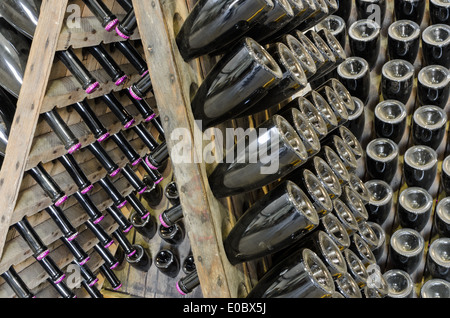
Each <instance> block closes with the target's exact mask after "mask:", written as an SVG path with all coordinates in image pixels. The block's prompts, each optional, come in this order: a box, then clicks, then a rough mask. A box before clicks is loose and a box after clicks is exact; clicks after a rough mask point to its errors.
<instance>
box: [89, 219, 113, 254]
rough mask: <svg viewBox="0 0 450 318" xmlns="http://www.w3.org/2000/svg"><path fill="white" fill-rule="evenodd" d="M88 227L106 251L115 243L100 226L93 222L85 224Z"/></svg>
mask: <svg viewBox="0 0 450 318" xmlns="http://www.w3.org/2000/svg"><path fill="white" fill-rule="evenodd" d="M85 224H86V226H87V227H88V228H89V230H91V232H92V233H94V235H95V236H96V237H97V239H98V240H99V242H100V244H101V245H102V246H103V247H104V248H105V249H106V248H108V247H109V246H111V245H112V244H113V243H114V240H113V239H112V238H111V237H110V236H109V235H108V233H106V231H105V230H104V229H103V228H102V227H101V226H100V225H99V224H94V223H93V222H92V221H91V220H87V221H86V222H85Z"/></svg>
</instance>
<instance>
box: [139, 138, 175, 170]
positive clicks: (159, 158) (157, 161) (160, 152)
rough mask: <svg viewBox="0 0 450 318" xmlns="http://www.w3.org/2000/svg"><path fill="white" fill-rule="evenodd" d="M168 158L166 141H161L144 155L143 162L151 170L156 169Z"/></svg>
mask: <svg viewBox="0 0 450 318" xmlns="http://www.w3.org/2000/svg"><path fill="white" fill-rule="evenodd" d="M168 158H169V149H168V148H167V143H166V142H163V143H161V144H160V145H159V146H158V147H156V149H154V150H153V151H152V152H151V153H149V154H148V155H146V156H145V159H144V160H145V163H146V164H147V166H148V167H149V168H150V169H152V170H158V169H160V168H161V166H162V165H163V164H164V162H165V161H166V160H167V159H168Z"/></svg>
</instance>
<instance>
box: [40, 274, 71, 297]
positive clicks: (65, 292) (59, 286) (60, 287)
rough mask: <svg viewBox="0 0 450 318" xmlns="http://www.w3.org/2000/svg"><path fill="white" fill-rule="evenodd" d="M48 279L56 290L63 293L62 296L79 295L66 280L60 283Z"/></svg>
mask: <svg viewBox="0 0 450 318" xmlns="http://www.w3.org/2000/svg"><path fill="white" fill-rule="evenodd" d="M47 281H48V282H49V283H50V284H51V285H52V286H53V287H54V288H55V289H56V291H57V292H58V293H59V294H60V295H61V297H62V298H77V296H76V295H75V294H74V293H73V291H72V290H70V288H69V287H68V286H67V285H66V283H64V282H60V283H59V284H55V282H54V281H53V280H51V279H49V278H47Z"/></svg>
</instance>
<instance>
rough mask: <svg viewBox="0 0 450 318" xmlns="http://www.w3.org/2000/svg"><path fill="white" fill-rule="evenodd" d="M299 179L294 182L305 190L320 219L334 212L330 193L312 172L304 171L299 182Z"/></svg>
mask: <svg viewBox="0 0 450 318" xmlns="http://www.w3.org/2000/svg"><path fill="white" fill-rule="evenodd" d="M297 178H298V177H297ZM297 178H296V179H294V181H297V182H298V184H299V185H301V187H302V188H303V189H304V193H305V194H306V195H307V196H308V198H309V200H310V201H311V203H312V204H313V206H314V208H315V209H316V212H317V214H318V215H319V217H321V218H322V217H324V216H325V215H328V214H329V213H330V212H331V211H333V201H332V200H331V197H330V195H329V194H328V191H327V190H326V189H325V187H324V186H323V184H322V183H321V182H320V180H319V179H318V178H317V177H316V175H315V174H314V173H313V172H312V171H311V170H309V169H302V171H301V178H300V179H298V180H297ZM300 180H301V182H300Z"/></svg>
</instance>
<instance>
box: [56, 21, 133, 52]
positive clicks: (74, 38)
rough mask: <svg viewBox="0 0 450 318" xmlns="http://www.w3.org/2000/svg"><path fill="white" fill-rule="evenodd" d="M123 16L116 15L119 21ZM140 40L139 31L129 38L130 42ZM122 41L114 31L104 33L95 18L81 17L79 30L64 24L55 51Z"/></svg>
mask: <svg viewBox="0 0 450 318" xmlns="http://www.w3.org/2000/svg"><path fill="white" fill-rule="evenodd" d="M124 16H125V14H118V15H117V17H118V18H119V20H121V19H122V18H123V17H124ZM138 39H140V35H139V30H136V32H135V33H134V34H133V35H132V36H131V37H130V40H138ZM120 41H124V39H122V38H121V37H120V36H119V35H118V34H117V33H116V32H115V31H114V30H113V31H111V32H106V31H105V30H104V29H103V27H102V26H101V24H100V22H99V21H98V20H97V18H95V17H83V18H81V19H80V27H79V28H69V27H68V25H67V24H65V25H64V26H63V28H62V30H61V36H60V37H59V40H58V43H57V46H56V50H58V51H63V50H67V49H68V48H69V47H72V48H75V49H76V48H81V47H87V46H95V45H98V44H100V43H105V44H109V43H113V42H120Z"/></svg>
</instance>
